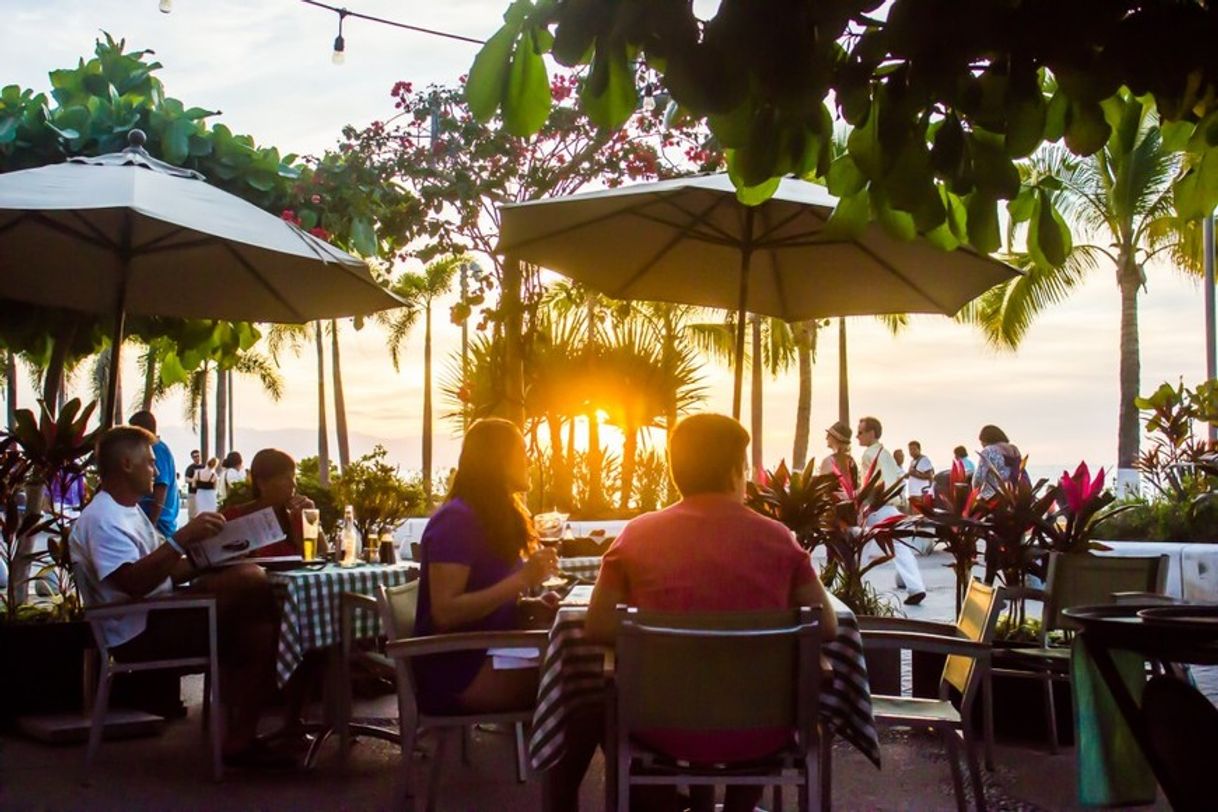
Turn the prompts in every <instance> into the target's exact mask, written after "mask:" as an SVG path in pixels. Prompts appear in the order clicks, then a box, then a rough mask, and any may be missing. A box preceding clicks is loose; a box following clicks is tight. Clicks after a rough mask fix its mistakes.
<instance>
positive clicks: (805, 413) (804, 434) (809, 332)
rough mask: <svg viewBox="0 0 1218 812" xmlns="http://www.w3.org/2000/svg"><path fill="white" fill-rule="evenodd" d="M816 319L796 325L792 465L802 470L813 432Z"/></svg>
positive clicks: (805, 463) (806, 462) (806, 460)
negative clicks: (796, 382)
mask: <svg viewBox="0 0 1218 812" xmlns="http://www.w3.org/2000/svg"><path fill="white" fill-rule="evenodd" d="M816 330H817V324H816V322H815V321H804V322H800V323H799V324H797V325H795V351H796V353H797V355H798V356H799V400H798V403H797V405H796V407H795V447H794V449H793V450H792V454H791V465H792V466H793V467H794V468H795V469H796V470H802V469H803V468H804V467H805V466H806V465H807V464H808V441H809V439H810V437H811V434H812V353H813V350H814V348H815V347H816Z"/></svg>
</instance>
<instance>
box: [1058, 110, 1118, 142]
mask: <svg viewBox="0 0 1218 812" xmlns="http://www.w3.org/2000/svg"><path fill="white" fill-rule="evenodd" d="M1111 134H1112V128H1111V127H1110V126H1109V125H1108V121H1107V120H1106V119H1105V118H1104V108H1103V107H1101V106H1100V105H1099V103H1097V102H1078V101H1072V102H1070V109H1069V110H1067V111H1066V146H1067V147H1069V148H1070V151H1071V152H1073V153H1074V154H1075V155H1093V154H1095V153H1096V152H1099V151H1100V150H1101V149H1103V148H1104V144H1106V143H1107V142H1108V136H1109V135H1111Z"/></svg>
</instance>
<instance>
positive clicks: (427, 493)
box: [423, 299, 431, 509]
mask: <svg viewBox="0 0 1218 812" xmlns="http://www.w3.org/2000/svg"><path fill="white" fill-rule="evenodd" d="M423 497H424V504H426V505H427V507H428V509H430V508H431V299H428V300H427V307H426V309H425V311H424V313H423Z"/></svg>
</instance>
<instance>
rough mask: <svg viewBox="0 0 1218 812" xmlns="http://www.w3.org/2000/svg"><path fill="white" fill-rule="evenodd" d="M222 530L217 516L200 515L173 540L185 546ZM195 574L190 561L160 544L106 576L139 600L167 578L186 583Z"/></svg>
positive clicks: (221, 521)
mask: <svg viewBox="0 0 1218 812" xmlns="http://www.w3.org/2000/svg"><path fill="white" fill-rule="evenodd" d="M222 527H224V517H223V516H221V515H220V514H219V513H200V514H199V515H198V516H196V517H195V518H194V519H192V520H191V521H190V522H188V523H187V524H186V526H185V527H183V528H182V529H181V530H179V531H178V533H177V536H176V539H175V540H176V541H177V543H178V544H179V545H181V546H183V547H186V546H189V545H191V544H195V543H197V542H199V541H202V540H203V539H206V538H211V537H212V536H214V535H215V534H216V533H219V532H220V529H221V528H222ZM193 574H194V566H193V565H192V564H191V563H190V559H189V558H187V557H186V556H184V555H182V554H181V553H179V552H178V551H177V550H176V549H174V547H173V545H172V544H162V545H161V546H160V547H157V548H156V549H155V550H153V551H152V552H151V553H149V554H148V555H146V556H144V557H143V558H141V559H140V560H139V561H132V562H128V563H126V564H123V565H122V566H120V567H119V568H118V569H116V570H115V571H114V572H112V573H110V574H109V575H108V576H106V580H107V581H110V583H112V584H113V585H114V586H116V587H118V589H119V590H121V591H122V592H123V593H125V594H126V595H128V596H129V597H132V598H142V597H144V596H145V595H147V594H148V593H149V592H151V591H152V590H154V589H156V588H157V587H158V586H160V584H161V583H162V582H163V581H164V580H165V579H166V578H171V579H173V581H174V582H175V583H178V582H181V581H184V580H187V579H188V578H189V577H190V576H191V575H193Z"/></svg>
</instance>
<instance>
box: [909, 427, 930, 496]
mask: <svg viewBox="0 0 1218 812" xmlns="http://www.w3.org/2000/svg"><path fill="white" fill-rule="evenodd" d="M934 480H935V465H934V463H932V462H931V461H930V457H928V456H926V455H925V454H923V453H922V444H921V443H920V442H918V441H917V440H910V441H909V478H908V479H907V480H905V494H906V497H907V498H908V500H909V502H910V503H911V504H912V503H913V501H914V500H915V499H921V498H922V494H924V493H926V491H928V490H929V489H930V486H931V483H932V482H934Z"/></svg>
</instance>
